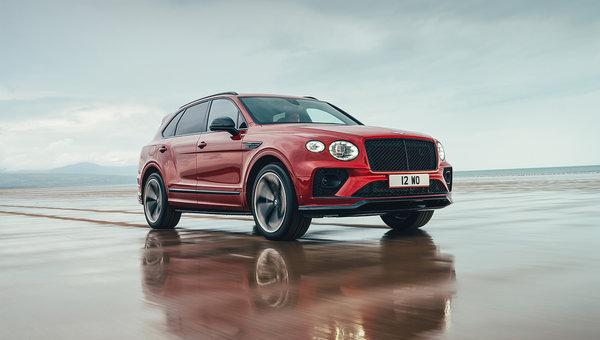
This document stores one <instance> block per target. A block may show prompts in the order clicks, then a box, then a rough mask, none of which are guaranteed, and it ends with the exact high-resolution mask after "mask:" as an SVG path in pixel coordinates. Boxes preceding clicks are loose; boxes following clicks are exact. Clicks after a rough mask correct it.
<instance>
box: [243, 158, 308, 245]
mask: <svg viewBox="0 0 600 340" xmlns="http://www.w3.org/2000/svg"><path fill="white" fill-rule="evenodd" d="M252 214H253V215H254V222H255V223H256V227H257V230H258V232H259V233H260V234H261V235H263V236H264V237H266V238H268V239H270V240H288V241H289V240H295V239H297V238H300V237H302V235H304V233H306V230H308V227H309V226H310V221H311V219H310V218H308V217H305V216H303V215H302V214H300V212H299V211H298V203H297V199H296V192H295V190H294V185H293V183H292V180H291V178H290V176H289V175H288V174H287V172H286V171H285V170H284V169H283V168H282V167H281V166H280V165H278V164H269V165H267V166H265V167H264V168H262V170H261V171H260V172H259V173H258V176H256V181H255V182H254V187H253V190H252Z"/></svg>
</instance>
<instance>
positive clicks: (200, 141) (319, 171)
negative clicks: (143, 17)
mask: <svg viewBox="0 0 600 340" xmlns="http://www.w3.org/2000/svg"><path fill="white" fill-rule="evenodd" d="M137 181H138V188H139V190H138V199H139V201H140V203H142V204H143V206H144V213H145V216H146V221H147V222H148V224H149V225H150V226H151V227H152V228H155V229H172V228H174V227H175V226H176V225H177V223H178V222H179V219H180V218H181V213H182V212H203V213H221V214H252V215H253V216H254V221H255V223H256V227H257V230H258V232H259V233H260V234H262V235H263V236H265V237H266V238H268V239H272V240H294V239H297V238H299V237H302V236H303V235H304V234H305V233H306V231H307V229H308V227H309V225H310V222H311V219H312V218H313V217H324V216H355V215H381V219H382V220H383V222H385V224H386V225H388V226H389V227H391V228H393V229H416V228H420V227H422V226H423V225H425V224H426V223H427V222H428V221H429V220H430V219H431V217H432V215H433V212H434V210H435V209H439V208H443V207H446V206H448V205H449V204H451V203H452V195H451V191H452V167H451V165H450V164H449V163H448V162H447V161H446V156H445V152H444V148H443V146H442V144H441V143H440V142H439V141H438V140H436V139H434V138H432V137H430V136H428V135H425V134H421V133H416V132H409V131H404V130H399V129H393V128H380V127H371V126H365V125H363V124H362V123H361V122H360V121H358V120H357V119H356V118H354V117H352V116H351V115H350V114H348V113H346V112H345V111H343V110H342V109H340V108H338V107H337V106H335V105H333V104H330V103H328V102H325V101H320V100H317V99H316V98H314V97H291V96H281V95H257V94H238V93H236V92H224V93H218V94H215V95H211V96H208V97H204V98H200V99H198V100H195V101H193V102H190V103H188V104H185V105H183V106H181V107H180V108H179V110H177V111H175V112H173V113H171V114H169V115H167V116H166V117H165V118H164V119H163V121H162V124H161V126H160V128H159V130H158V132H157V133H156V135H155V136H154V138H153V139H152V141H151V142H150V143H148V144H147V145H145V146H144V147H143V148H142V151H141V155H140V162H139V170H138V179H137Z"/></svg>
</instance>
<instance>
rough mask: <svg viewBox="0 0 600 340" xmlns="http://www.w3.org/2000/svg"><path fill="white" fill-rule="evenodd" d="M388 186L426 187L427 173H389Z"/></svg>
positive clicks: (427, 184)
mask: <svg viewBox="0 0 600 340" xmlns="http://www.w3.org/2000/svg"><path fill="white" fill-rule="evenodd" d="M389 184H390V188H410V187H428V186H429V174H411V175H390V180H389Z"/></svg>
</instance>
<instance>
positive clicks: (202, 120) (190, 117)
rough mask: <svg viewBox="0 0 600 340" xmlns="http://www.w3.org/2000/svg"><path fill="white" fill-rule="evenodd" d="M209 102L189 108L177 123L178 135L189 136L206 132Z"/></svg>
mask: <svg viewBox="0 0 600 340" xmlns="http://www.w3.org/2000/svg"><path fill="white" fill-rule="evenodd" d="M207 110H208V102H204V103H200V104H197V105H194V106H191V107H188V109H187V110H185V113H184V114H183V117H181V119H180V120H179V123H177V132H176V135H178V136H179V135H187V134H192V133H200V132H204V131H206V112H207Z"/></svg>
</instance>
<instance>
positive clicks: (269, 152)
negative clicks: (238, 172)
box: [242, 148, 300, 209]
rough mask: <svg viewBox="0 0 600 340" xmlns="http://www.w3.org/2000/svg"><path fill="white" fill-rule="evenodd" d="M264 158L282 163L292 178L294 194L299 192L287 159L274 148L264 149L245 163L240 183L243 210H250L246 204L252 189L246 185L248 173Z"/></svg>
mask: <svg viewBox="0 0 600 340" xmlns="http://www.w3.org/2000/svg"><path fill="white" fill-rule="evenodd" d="M265 156H272V157H275V158H277V159H278V160H280V161H281V163H283V166H284V167H285V169H286V171H287V172H288V174H290V177H291V178H292V183H294V190H295V191H296V193H298V192H300V191H299V190H300V187H299V184H298V180H297V178H296V175H295V173H294V170H293V168H292V164H291V162H290V161H289V160H288V158H287V157H286V156H285V155H284V154H283V153H281V152H280V151H278V150H276V149H274V148H264V149H260V150H259V151H257V152H256V153H255V154H254V155H253V156H252V157H250V158H249V159H250V162H248V163H246V166H245V167H244V168H245V169H246V173H245V174H244V181H243V182H242V184H243V185H242V188H244V191H243V192H242V194H243V195H244V200H243V204H244V209H250V205H249V204H248V200H247V197H248V191H249V190H252V188H250V187H249V186H248V185H247V183H248V177H249V176H250V172H251V170H252V169H253V168H254V165H255V164H256V163H257V162H258V161H259V160H260V159H261V158H263V157H265Z"/></svg>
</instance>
